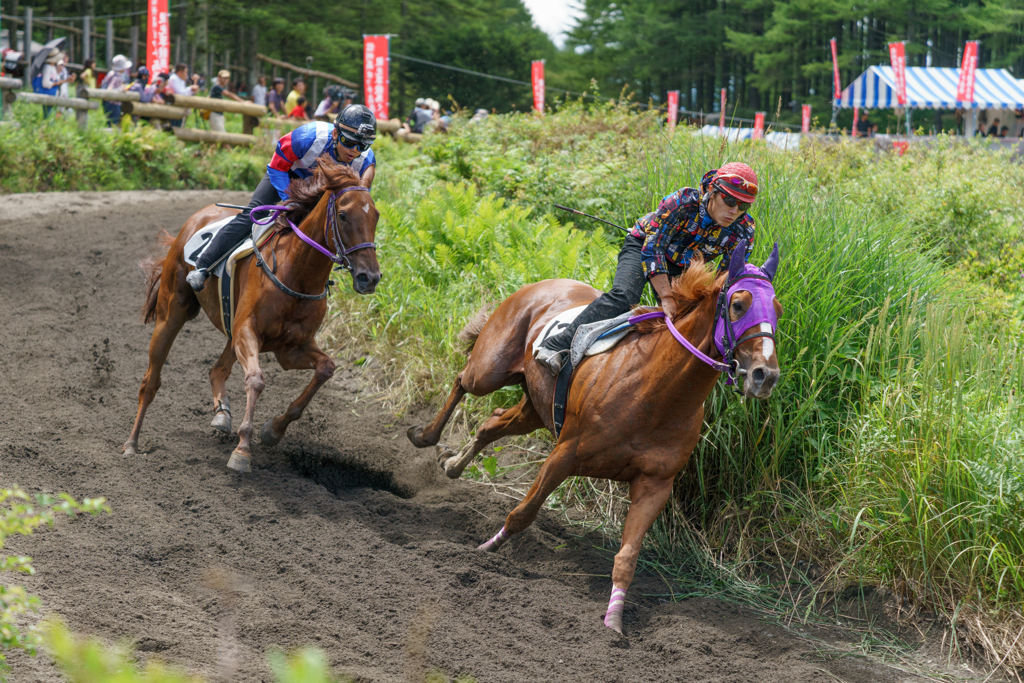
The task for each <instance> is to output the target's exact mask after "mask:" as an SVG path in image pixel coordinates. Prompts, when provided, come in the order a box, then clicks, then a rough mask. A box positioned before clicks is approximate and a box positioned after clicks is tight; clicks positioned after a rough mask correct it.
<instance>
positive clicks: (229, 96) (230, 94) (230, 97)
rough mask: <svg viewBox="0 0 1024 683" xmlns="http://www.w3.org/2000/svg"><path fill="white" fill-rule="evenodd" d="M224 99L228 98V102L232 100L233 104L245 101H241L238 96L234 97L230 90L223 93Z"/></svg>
mask: <svg viewBox="0 0 1024 683" xmlns="http://www.w3.org/2000/svg"><path fill="white" fill-rule="evenodd" d="M224 97H226V98H228V99H229V100H234V101H235V102H245V101H246V100H243V99H242V98H241V97H239V96H238V95H236V94H235V93H233V92H231V91H230V90H225V91H224Z"/></svg>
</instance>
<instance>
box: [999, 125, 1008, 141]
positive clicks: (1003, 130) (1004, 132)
mask: <svg viewBox="0 0 1024 683" xmlns="http://www.w3.org/2000/svg"><path fill="white" fill-rule="evenodd" d="M1009 136H1010V129H1009V128H1008V127H1007V126H1003V127H1002V128H1000V129H999V137H1001V138H1005V137H1009Z"/></svg>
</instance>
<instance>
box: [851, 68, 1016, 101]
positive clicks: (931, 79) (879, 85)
mask: <svg viewBox="0 0 1024 683" xmlns="http://www.w3.org/2000/svg"><path fill="white" fill-rule="evenodd" d="M974 73H975V80H974V102H970V103H963V104H958V103H957V101H956V86H957V83H958V82H959V80H960V69H954V68H950V67H935V66H929V67H924V66H908V67H907V100H908V105H909V106H910V107H911V108H912V109H956V108H958V107H965V108H970V109H1014V108H1016V107H1019V106H1024V88H1022V87H1021V83H1020V81H1018V80H1017V79H1016V78H1014V77H1013V75H1012V74H1010V72H1009V71H1007V70H1006V69H977V70H976V71H975V72H974ZM895 86H896V79H895V77H894V74H893V71H892V67H891V66H869V67H868V70H867V71H865V72H864V73H862V74H861V75H860V76H858V77H857V80H855V81H854V82H853V83H851V84H850V85H849V86H847V87H846V89H845V90H843V93H842V97H841V98H840V100H839V106H841V107H843V108H844V109H847V108H850V107H860V108H862V109H892V108H895V107H898V106H899V105H898V104H897V103H896V91H895V90H894V88H895Z"/></svg>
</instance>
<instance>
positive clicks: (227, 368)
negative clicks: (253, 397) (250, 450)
mask: <svg viewBox="0 0 1024 683" xmlns="http://www.w3.org/2000/svg"><path fill="white" fill-rule="evenodd" d="M234 364H235V349H234V347H233V346H232V344H231V340H230V339H229V340H228V343H227V346H225V347H224V351H223V352H222V353H221V354H220V358H218V359H217V362H216V363H214V364H213V367H212V368H210V386H212V387H213V411H214V413H215V414H214V416H213V422H211V423H210V426H211V427H213V428H214V429H218V430H220V431H222V432H224V433H225V434H230V433H231V404H230V403H228V389H227V381H228V377H229V376H230V375H231V366H233V365H234Z"/></svg>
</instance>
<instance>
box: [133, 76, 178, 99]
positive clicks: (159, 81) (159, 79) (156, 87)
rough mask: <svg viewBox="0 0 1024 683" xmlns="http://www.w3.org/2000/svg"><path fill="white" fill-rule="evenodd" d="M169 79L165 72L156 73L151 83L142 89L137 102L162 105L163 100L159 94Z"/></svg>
mask: <svg viewBox="0 0 1024 683" xmlns="http://www.w3.org/2000/svg"><path fill="white" fill-rule="evenodd" d="M170 77H171V75H170V74H169V73H167V72H166V71H162V72H160V73H158V74H157V75H156V79H155V80H154V81H153V83H152V84H150V85H147V86H146V87H145V88H143V89H142V94H141V95H140V96H139V101H140V102H143V103H145V104H150V103H152V104H163V103H164V98H163V95H161V94H160V93H162V92H163V91H164V88H165V87H167V79H168V78H170Z"/></svg>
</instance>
